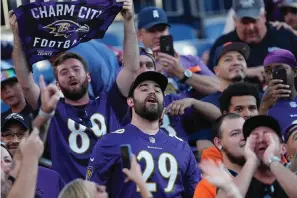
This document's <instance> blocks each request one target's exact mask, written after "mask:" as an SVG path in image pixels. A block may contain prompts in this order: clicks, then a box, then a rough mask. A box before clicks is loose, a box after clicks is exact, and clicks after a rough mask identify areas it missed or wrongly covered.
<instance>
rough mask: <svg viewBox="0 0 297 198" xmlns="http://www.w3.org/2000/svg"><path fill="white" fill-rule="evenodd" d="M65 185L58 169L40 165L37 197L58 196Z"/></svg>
mask: <svg viewBox="0 0 297 198" xmlns="http://www.w3.org/2000/svg"><path fill="white" fill-rule="evenodd" d="M64 185H65V183H64V181H63V179H62V178H61V176H60V175H59V174H58V173H57V172H56V171H53V170H51V169H48V168H44V167H41V166H39V167H38V176H37V185H36V193H35V194H36V197H40V198H57V197H58V196H59V193H60V191H61V190H62V189H63V187H64Z"/></svg>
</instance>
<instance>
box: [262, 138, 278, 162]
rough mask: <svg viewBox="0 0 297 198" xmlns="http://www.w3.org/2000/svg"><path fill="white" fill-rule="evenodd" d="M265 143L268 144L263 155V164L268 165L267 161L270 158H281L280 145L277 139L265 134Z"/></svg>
mask: <svg viewBox="0 0 297 198" xmlns="http://www.w3.org/2000/svg"><path fill="white" fill-rule="evenodd" d="M265 141H266V143H267V144H268V147H267V148H266V150H265V152H264V155H263V162H264V164H266V165H269V159H270V157H272V156H276V157H279V158H281V144H280V141H279V140H278V137H276V136H274V135H272V134H270V133H266V134H265Z"/></svg>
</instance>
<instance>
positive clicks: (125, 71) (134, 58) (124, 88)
mask: <svg viewBox="0 0 297 198" xmlns="http://www.w3.org/2000/svg"><path fill="white" fill-rule="evenodd" d="M121 13H122V16H123V18H124V61H123V68H122V70H121V71H120V73H119V74H118V76H117V85H118V87H119V89H120V91H121V93H122V95H123V96H125V97H127V96H128V92H129V89H130V86H131V84H132V83H133V81H134V79H135V78H136V76H137V70H138V69H139V49H138V41H137V34H136V28H135V24H134V15H135V14H134V6H133V1H132V0H124V5H123V10H122V12H121Z"/></svg>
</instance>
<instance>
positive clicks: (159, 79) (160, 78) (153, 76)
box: [128, 71, 168, 97]
mask: <svg viewBox="0 0 297 198" xmlns="http://www.w3.org/2000/svg"><path fill="white" fill-rule="evenodd" d="M147 80H151V81H154V82H156V83H157V84H158V85H159V86H160V88H161V90H162V92H163V93H164V92H165V89H166V87H167V84H168V79H167V78H166V76H164V75H163V74H161V73H159V72H155V71H147V72H143V73H142V74H139V75H138V76H137V78H136V79H135V81H134V82H133V83H132V85H131V87H130V90H129V94H128V97H131V96H132V95H133V91H134V89H135V88H136V87H137V86H138V85H139V84H140V83H142V82H143V81H147Z"/></svg>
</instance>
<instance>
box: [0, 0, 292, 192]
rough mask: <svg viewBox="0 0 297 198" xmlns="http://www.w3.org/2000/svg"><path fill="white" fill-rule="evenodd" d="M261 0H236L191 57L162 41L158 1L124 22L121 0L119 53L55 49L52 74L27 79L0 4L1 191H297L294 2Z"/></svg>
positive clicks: (127, 13) (164, 22)
mask: <svg viewBox="0 0 297 198" xmlns="http://www.w3.org/2000/svg"><path fill="white" fill-rule="evenodd" d="M265 3H266V4H264V1H263V0H245V1H243V0H234V1H233V5H232V10H230V13H229V16H230V17H228V18H227V24H228V27H227V28H226V29H225V30H226V33H225V34H223V35H221V36H220V37H219V38H218V39H216V41H215V42H214V43H213V45H212V47H211V49H210V50H209V54H207V53H208V52H207V53H205V57H204V58H203V59H202V57H198V56H193V55H187V54H179V53H177V52H176V51H174V53H173V54H169V53H165V52H164V51H162V47H161V46H160V42H161V41H160V38H161V37H162V36H167V35H170V27H171V26H170V23H169V22H168V18H167V14H166V12H164V10H163V9H161V8H158V7H146V8H143V9H142V10H140V12H139V13H137V20H135V18H136V14H135V13H134V7H133V1H132V0H124V1H123V8H122V11H121V16H122V18H123V25H124V32H123V37H124V43H123V50H122V51H121V50H118V49H115V48H113V47H111V46H107V45H105V44H102V43H99V42H97V41H95V40H92V41H89V42H88V43H84V44H81V45H80V46H78V48H75V49H71V50H69V51H67V52H65V53H62V54H60V55H59V56H57V57H53V59H52V60H49V61H51V65H52V71H53V76H54V77H55V82H54V83H53V82H52V83H49V82H46V80H45V79H44V77H43V76H40V77H39V79H36V78H34V77H33V73H32V66H31V65H30V64H28V61H27V59H26V56H25V53H24V50H23V46H22V42H21V40H20V37H19V29H18V21H17V18H16V16H15V15H14V13H13V12H10V13H9V23H10V26H11V30H12V32H13V52H12V54H11V57H12V61H13V66H11V65H9V64H8V63H4V62H1V100H2V101H3V102H4V103H5V104H6V105H8V106H9V109H8V110H7V111H2V112H1V197H9V198H12V197H28V198H31V197H51V198H53V197H60V198H64V197H94V198H95V197H133V198H134V197H195V198H211V197H234V198H239V197H253V198H257V197H259V198H260V197H261V198H264V197H265V198H266V197H271V198H274V197H275V198H276V197H297V188H296V182H297V61H296V57H297V1H295V0H290V1H289V0H283V1H275V2H274V3H275V4H277V6H276V7H273V9H272V7H271V5H270V4H269V3H271V2H268V3H267V2H265ZM275 4H274V5H275ZM265 8H266V10H267V9H268V8H270V9H272V10H273V14H272V11H270V12H269V13H267V12H266V10H265ZM279 16H281V17H282V18H283V19H284V22H280V21H276V20H275V19H277V18H278V17H279ZM268 17H269V18H268ZM272 18H273V19H274V20H273V21H268V19H272ZM86 45H91V46H93V48H92V51H90V48H89V47H88V48H87V47H86ZM81 51H84V54H83V55H82V54H80V52H81ZM93 57H97V58H98V59H97V60H96V59H94V58H93ZM111 65H113V66H111ZM103 67H111V68H112V69H111V70H110V72H111V73H110V74H109V73H108V74H107V73H104V72H103V71H106V70H103V69H102V68H103ZM105 76H106V78H108V80H106V79H105V80H102V78H104V77H105ZM123 145H129V146H128V147H129V148H130V149H131V155H129V160H130V161H129V162H130V163H129V166H128V167H125V163H124V161H123V156H122V153H121V148H122V146H123ZM41 159H42V160H41ZM48 162H50V163H48ZM45 165H46V166H45Z"/></svg>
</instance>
